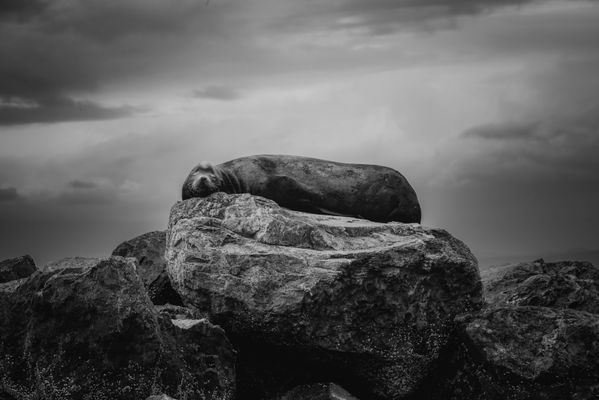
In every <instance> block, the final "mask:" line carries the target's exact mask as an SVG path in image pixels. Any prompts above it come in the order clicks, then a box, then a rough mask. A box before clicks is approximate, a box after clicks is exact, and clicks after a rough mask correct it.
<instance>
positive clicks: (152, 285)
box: [112, 231, 182, 305]
mask: <svg viewBox="0 0 599 400" xmlns="http://www.w3.org/2000/svg"><path fill="white" fill-rule="evenodd" d="M165 248H166V232H164V231H154V232H148V233H144V234H143V235H140V236H137V237H135V238H133V239H131V240H127V241H125V242H123V243H121V244H119V245H118V246H117V247H116V249H114V251H113V252H112V255H113V256H121V257H134V258H135V259H137V263H138V265H139V266H138V274H139V276H140V277H141V279H142V281H143V283H144V285H145V287H146V288H147V291H148V294H149V295H150V299H152V302H153V303H154V304H167V303H169V304H175V305H182V303H181V298H180V297H179V295H178V294H177V292H175V291H174V290H173V288H172V286H171V282H170V280H169V278H168V275H167V274H166V271H165V267H166V261H165V259H164V251H165Z"/></svg>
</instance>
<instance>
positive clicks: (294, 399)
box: [277, 383, 358, 400]
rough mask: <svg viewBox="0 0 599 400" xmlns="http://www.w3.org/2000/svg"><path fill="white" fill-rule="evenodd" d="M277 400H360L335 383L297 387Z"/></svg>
mask: <svg viewBox="0 0 599 400" xmlns="http://www.w3.org/2000/svg"><path fill="white" fill-rule="evenodd" d="M277 400H358V398H357V397H354V396H352V395H351V394H350V393H349V392H347V391H346V390H345V389H343V388H342V387H341V386H339V385H336V384H334V383H311V384H306V385H301V386H298V387H295V388H293V389H291V390H290V391H288V392H287V393H285V394H283V395H282V396H280V397H278V398H277Z"/></svg>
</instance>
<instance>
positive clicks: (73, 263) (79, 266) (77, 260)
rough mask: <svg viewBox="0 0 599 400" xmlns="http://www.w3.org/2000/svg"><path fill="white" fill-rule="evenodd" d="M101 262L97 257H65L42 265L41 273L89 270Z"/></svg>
mask: <svg viewBox="0 0 599 400" xmlns="http://www.w3.org/2000/svg"><path fill="white" fill-rule="evenodd" d="M101 260H102V259H101V258H98V257H65V258H61V259H60V260H56V261H52V262H49V263H48V264H46V265H44V266H43V267H42V271H44V272H47V271H58V270H61V269H72V270H73V271H77V270H84V269H90V268H92V267H95V266H96V265H97V264H98V263H99V262H100V261H101Z"/></svg>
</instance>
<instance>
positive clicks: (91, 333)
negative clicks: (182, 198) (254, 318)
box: [0, 257, 234, 399]
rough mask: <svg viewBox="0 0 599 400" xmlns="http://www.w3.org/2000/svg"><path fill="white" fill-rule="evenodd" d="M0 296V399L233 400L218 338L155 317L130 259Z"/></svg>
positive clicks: (228, 361)
mask: <svg viewBox="0 0 599 400" xmlns="http://www.w3.org/2000/svg"><path fill="white" fill-rule="evenodd" d="M4 290H5V291H7V292H10V296H4V297H2V296H0V299H1V300H2V302H0V320H1V321H2V324H0V382H1V386H0V398H5V397H8V398H9V399H10V398H61V399H71V398H72V399H78V398H93V399H117V398H118V399H143V398H146V397H147V396H149V395H150V394H152V393H161V392H162V393H166V394H169V395H173V396H175V397H179V396H180V398H187V399H232V398H233V395H234V383H233V382H232V381H233V380H234V352H233V350H232V347H231V345H230V343H229V342H228V340H227V338H226V337H225V336H224V332H223V331H222V329H220V328H218V327H216V326H213V325H211V324H209V323H208V322H207V321H195V322H186V323H179V322H177V323H173V322H172V321H171V319H169V318H166V317H163V316H161V315H160V314H159V313H158V312H157V311H156V310H155V308H154V305H153V304H152V303H151V302H150V299H149V298H148V296H147V294H146V291H145V289H144V287H143V284H142V282H141V280H140V279H139V277H138V275H137V273H136V265H135V262H134V260H132V259H130V258H129V259H125V258H122V257H112V258H109V259H102V260H100V261H98V262H97V263H96V265H94V266H92V267H87V266H83V267H77V266H76V265H73V266H72V267H69V266H67V265H65V266H64V268H58V269H53V270H49V271H46V272H38V273H36V274H34V275H32V276H31V277H29V278H28V279H26V280H22V281H19V284H18V285H13V286H12V287H10V288H4ZM3 396H4V397H3Z"/></svg>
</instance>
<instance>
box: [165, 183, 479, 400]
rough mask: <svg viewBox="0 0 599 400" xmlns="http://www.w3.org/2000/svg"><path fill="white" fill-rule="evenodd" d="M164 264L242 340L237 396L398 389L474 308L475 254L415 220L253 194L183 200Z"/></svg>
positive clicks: (385, 393) (177, 283)
mask: <svg viewBox="0 0 599 400" xmlns="http://www.w3.org/2000/svg"><path fill="white" fill-rule="evenodd" d="M166 259H167V271H168V274H169V276H170V278H171V281H172V283H173V286H174V288H175V289H176V290H177V291H178V292H179V294H180V295H181V296H182V298H183V301H184V303H186V304H189V305H193V306H195V307H197V308H198V309H199V310H200V311H202V312H206V313H207V314H208V315H209V317H210V320H211V321H213V322H214V323H217V324H219V325H221V326H223V328H224V329H225V331H226V332H227V334H228V336H229V337H230V338H231V340H232V342H233V344H234V345H235V346H236V348H237V349H238V350H239V357H240V358H239V363H238V368H239V370H238V373H239V380H238V391H239V398H240V399H250V398H256V399H257V398H265V397H272V396H273V395H276V394H280V393H282V392H284V391H286V390H289V389H290V388H292V387H294V386H297V385H298V384H301V383H303V382H310V381H312V382H318V381H320V382H323V381H324V382H327V381H334V382H338V383H339V384H341V385H342V386H344V387H345V388H347V389H348V390H349V391H350V392H352V393H354V394H355V395H356V396H358V397H362V398H368V399H399V398H402V397H404V396H407V395H410V394H411V393H413V392H414V391H415V390H417V388H418V386H419V385H420V384H421V382H422V380H423V379H424V378H425V377H427V376H429V375H430V374H431V372H432V371H433V370H434V369H435V368H436V366H437V364H438V362H439V356H440V354H441V353H442V352H443V351H444V349H445V348H446V345H447V342H448V338H449V336H450V332H451V330H452V326H453V318H454V316H455V315H456V314H459V313H463V312H466V311H471V310H473V309H477V308H479V307H480V304H481V301H482V299H481V284H480V277H479V275H478V269H477V263H476V259H475V258H474V257H473V256H472V254H471V253H470V251H469V250H468V248H467V247H466V246H465V245H464V244H463V243H462V242H460V241H458V240H456V239H455V238H453V237H452V236H451V235H449V234H448V233H447V232H445V231H443V230H438V229H427V228H423V227H421V226H420V225H417V224H401V223H388V224H381V223H374V222H370V221H366V220H360V219H352V218H345V217H334V216H325V215H316V214H306V213H301V212H295V211H289V210H286V209H283V208H281V207H279V206H277V205H276V203H274V202H272V201H270V200H267V199H264V198H261V197H256V196H251V195H248V194H242V195H227V194H224V193H215V194H213V195H211V196H209V197H206V198H194V199H189V200H186V201H182V202H178V203H177V204H175V206H173V208H172V210H171V216H170V221H169V230H168V234H167V251H166Z"/></svg>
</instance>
